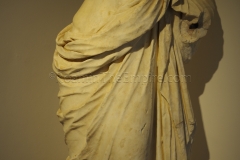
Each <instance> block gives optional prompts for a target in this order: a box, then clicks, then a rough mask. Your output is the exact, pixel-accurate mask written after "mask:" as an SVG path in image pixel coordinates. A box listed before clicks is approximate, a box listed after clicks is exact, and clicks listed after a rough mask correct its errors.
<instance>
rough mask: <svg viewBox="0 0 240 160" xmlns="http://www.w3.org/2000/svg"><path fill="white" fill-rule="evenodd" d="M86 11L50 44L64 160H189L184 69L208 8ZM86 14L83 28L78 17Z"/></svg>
mask: <svg viewBox="0 0 240 160" xmlns="http://www.w3.org/2000/svg"><path fill="white" fill-rule="evenodd" d="M91 3H93V1H87V0H86V1H85V2H84V4H83V5H82V6H81V8H80V10H79V11H78V12H77V14H76V15H75V18H74V21H73V23H72V24H70V25H69V26H67V27H66V28H64V29H63V30H62V31H61V32H60V33H59V34H58V36H57V39H56V43H57V45H56V50H55V53H54V60H53V69H54V71H55V73H56V74H57V75H58V81H59V87H60V90H59V94H58V96H59V98H60V108H59V110H58V112H57V115H58V117H59V119H60V121H61V123H62V124H63V130H64V133H65V141H66V144H67V146H68V148H69V157H68V158H67V160H123V159H125V160H187V159H189V151H190V146H191V143H192V134H193V131H194V128H195V119H194V115H193V111H192V106H191V102H190V98H189V95H188V90H187V84H186V83H187V77H186V75H185V72H184V66H183V62H184V61H185V60H188V59H191V56H192V54H193V52H194V51H195V47H196V44H197V42H198V41H199V39H201V38H202V37H203V36H205V35H206V33H207V30H208V28H209V26H210V24H211V18H212V15H213V8H214V7H213V3H212V1H210V0H172V1H170V0H132V1H126V0H118V1H117V0H116V1H115V0H114V1H111V2H108V1H107V0H105V1H102V0H96V1H94V3H96V4H98V6H94V5H92V4H91ZM89 6H91V7H92V8H89ZM88 9H89V13H88V14H89V17H91V18H90V20H85V19H86V17H84V14H78V13H81V12H82V11H84V12H86V10H88ZM92 10H94V12H90V11H92ZM84 12H82V13H84ZM91 14H92V15H91ZM94 17H95V18H94ZM78 22H79V23H78ZM80 22H81V23H80ZM84 22H86V23H84ZM87 22H88V23H87ZM99 22H101V23H99ZM191 24H197V28H195V29H190V28H191V27H190V25H191ZM176 77H177V80H176Z"/></svg>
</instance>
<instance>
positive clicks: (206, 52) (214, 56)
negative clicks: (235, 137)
mask: <svg viewBox="0 0 240 160" xmlns="http://www.w3.org/2000/svg"><path fill="white" fill-rule="evenodd" d="M215 6H216V5H215ZM223 43H224V40H223V30H222V26H221V19H220V17H219V14H218V12H217V8H216V10H215V16H214V19H213V22H212V26H211V28H210V29H209V31H208V34H207V37H206V38H204V39H203V40H202V43H201V45H200V46H199V48H198V50H197V53H196V54H195V55H194V58H193V59H192V60H191V62H190V63H189V64H186V65H185V69H186V75H191V83H189V84H188V87H189V92H190V95H191V100H192V105H193V109H194V114H195V117H196V120H197V129H196V132H195V136H194V143H193V147H192V154H191V159H192V160H209V159H210V153H209V149H208V144H207V139H206V135H205V130H204V124H203V119H202V112H201V108H202V107H211V106H201V105H200V102H199V98H200V96H201V95H202V94H203V93H204V89H205V85H206V84H207V83H208V82H209V81H210V80H211V78H212V77H213V75H214V73H215V72H216V71H217V69H218V66H219V62H220V61H221V59H222V57H223Z"/></svg>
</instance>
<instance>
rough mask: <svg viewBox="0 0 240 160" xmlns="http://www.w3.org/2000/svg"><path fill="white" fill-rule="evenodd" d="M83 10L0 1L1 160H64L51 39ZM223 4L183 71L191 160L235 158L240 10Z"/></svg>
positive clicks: (72, 4)
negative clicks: (190, 109) (192, 126)
mask: <svg viewBox="0 0 240 160" xmlns="http://www.w3.org/2000/svg"><path fill="white" fill-rule="evenodd" d="M81 3H82V0H71V1H66V0H58V1H49V0H42V1H36V0H35V1H34V0H31V1H30V0H22V1H16V0H15V1H13V0H8V1H3V0H0V24H1V25H0V31H1V32H0V33H1V34H0V47H1V49H0V69H1V70H0V72H1V73H0V74H1V78H0V90H1V96H0V102H1V103H0V104H1V106H0V159H2V160H7V159H8V160H15V159H17V160H64V159H66V156H67V147H66V146H65V144H64V136H63V131H62V126H61V124H60V123H59V122H58V119H57V117H56V114H55V113H56V111H57V109H58V107H59V105H58V99H57V92H58V84H57V83H56V77H55V76H54V74H52V67H51V64H52V56H53V52H54V49H55V41H54V40H55V38H56V35H57V34H58V32H59V31H60V30H61V29H63V28H64V27H65V26H66V25H68V24H69V23H71V21H72V17H73V15H74V14H75V12H76V11H77V10H78V8H79V7H80V5H81ZM229 3H230V2H226V1H224V0H217V6H218V11H219V13H218V12H216V18H215V20H214V22H213V25H212V28H211V29H210V30H209V34H208V36H207V37H205V38H204V39H203V41H202V44H201V45H200V47H199V50H198V52H197V53H196V56H195V57H194V58H193V60H192V61H191V62H190V63H189V64H187V65H186V72H187V74H190V75H191V76H192V83H190V84H189V88H190V93H191V96H192V100H193V106H194V111H195V115H196V118H197V121H198V130H197V132H196V136H195V143H194V145H193V154H192V157H193V160H209V159H211V160H226V159H231V160H238V157H239V156H240V155H239V154H240V153H239V152H238V151H237V148H239V147H240V146H239V144H240V143H237V142H239V138H238V135H239V134H240V130H239V127H237V126H239V125H238V123H237V122H239V120H240V119H239V118H238V115H237V113H239V104H240V103H239V101H238V97H239V96H238V95H239V94H240V93H239V91H240V88H239V84H238V83H239V79H238V78H239V73H238V71H237V70H238V67H239V64H238V61H239V60H240V56H239V55H240V51H239V41H238V39H239V38H240V36H239V35H240V34H239V25H237V24H240V23H239V18H238V15H239V10H237V6H240V5H239V1H237V0H232V3H230V4H229ZM220 17H221V18H220ZM221 19H222V20H221ZM222 24H223V26H222ZM223 30H224V31H225V32H226V34H224V32H223Z"/></svg>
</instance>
